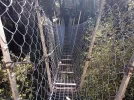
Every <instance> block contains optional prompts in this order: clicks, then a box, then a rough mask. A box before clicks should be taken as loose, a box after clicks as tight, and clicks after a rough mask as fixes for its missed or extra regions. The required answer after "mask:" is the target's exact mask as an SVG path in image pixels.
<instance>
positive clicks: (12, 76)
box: [0, 18, 20, 100]
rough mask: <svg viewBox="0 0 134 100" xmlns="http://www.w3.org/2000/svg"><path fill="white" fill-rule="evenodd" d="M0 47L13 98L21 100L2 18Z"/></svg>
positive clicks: (0, 23)
mask: <svg viewBox="0 0 134 100" xmlns="http://www.w3.org/2000/svg"><path fill="white" fill-rule="evenodd" d="M0 45H1V49H2V53H3V59H4V63H5V67H6V68H7V73H8V76H9V81H10V86H11V89H12V94H13V98H14V100H19V99H20V97H19V92H18V89H17V84H16V78H15V73H14V72H12V70H10V67H12V68H13V67H14V66H13V64H10V63H11V62H12V61H11V58H10V53H9V49H8V44H7V41H6V36H5V33H4V29H3V25H2V21H1V18H0ZM11 65H12V66H11Z"/></svg>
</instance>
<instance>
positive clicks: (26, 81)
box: [0, 0, 64, 100]
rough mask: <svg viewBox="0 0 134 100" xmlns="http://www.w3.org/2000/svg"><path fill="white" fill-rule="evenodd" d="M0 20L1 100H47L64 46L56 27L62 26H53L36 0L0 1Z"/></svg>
mask: <svg viewBox="0 0 134 100" xmlns="http://www.w3.org/2000/svg"><path fill="white" fill-rule="evenodd" d="M39 15H40V16H39ZM0 18H1V23H0V24H1V25H0V37H1V43H0V44H1V51H2V52H1V67H0V73H1V75H0V77H1V80H2V81H1V83H0V84H1V87H0V99H12V98H14V99H16V100H17V99H19V98H20V99H29V100H31V99H32V100H33V99H34V100H35V99H36V100H37V99H38V100H39V99H40V100H46V99H47V98H48V96H49V95H50V88H51V87H50V86H51V85H52V83H51V82H49V81H52V82H53V81H54V76H55V74H56V71H55V70H56V67H57V62H58V61H59V59H60V53H61V48H60V45H63V43H62V42H63V40H62V38H61V37H59V34H61V33H60V31H59V29H58V28H57V27H61V26H63V24H64V23H63V24H62V25H61V24H59V25H56V24H54V23H52V22H51V21H50V20H49V19H48V18H47V17H46V15H45V13H44V12H43V10H42V9H41V7H40V6H38V5H37V4H36V1H35V0H29V1H26V0H1V1H0ZM42 31H43V36H44V37H42V36H41V34H40V33H41V32H42ZM63 31H64V29H63ZM62 35H64V34H62ZM42 39H44V40H45V41H44V42H45V43H42ZM59 40H62V41H59ZM43 46H45V48H46V50H47V51H45V49H44V48H43ZM61 47H62V46H61ZM44 52H45V54H44ZM46 62H47V63H46ZM46 64H47V65H46ZM47 66H48V67H49V68H46V67H47ZM48 71H50V73H49V74H50V77H49V75H48ZM7 72H8V73H7ZM8 78H9V79H8ZM49 78H50V80H49ZM50 83H51V85H50ZM10 86H11V89H12V91H11V89H10ZM18 91H19V92H18ZM17 92H18V93H17Z"/></svg>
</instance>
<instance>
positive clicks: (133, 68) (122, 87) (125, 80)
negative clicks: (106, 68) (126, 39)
mask: <svg viewBox="0 0 134 100" xmlns="http://www.w3.org/2000/svg"><path fill="white" fill-rule="evenodd" d="M128 68H129V69H127V71H126V72H125V73H124V76H123V79H122V82H121V85H120V88H119V90H118V92H117V95H116V97H115V100H122V99H123V97H124V94H125V91H126V88H127V86H128V83H129V80H130V78H131V76H132V74H133V73H132V71H134V53H133V55H132V57H131V59H130V61H129V64H128Z"/></svg>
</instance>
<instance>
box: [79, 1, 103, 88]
mask: <svg viewBox="0 0 134 100" xmlns="http://www.w3.org/2000/svg"><path fill="white" fill-rule="evenodd" d="M104 3H105V0H101V6H100V11H99V14H98V18H97V22H96V26H95V29H94V32H93V33H92V40H91V44H90V46H89V47H90V48H89V51H88V56H87V57H88V59H91V56H92V50H93V46H94V43H95V39H96V34H97V30H98V27H99V24H100V19H101V15H102V10H103V7H104ZM88 67H89V61H86V62H85V65H84V69H83V74H82V77H81V82H80V89H82V87H83V84H84V80H85V77H86V73H87V68H88Z"/></svg>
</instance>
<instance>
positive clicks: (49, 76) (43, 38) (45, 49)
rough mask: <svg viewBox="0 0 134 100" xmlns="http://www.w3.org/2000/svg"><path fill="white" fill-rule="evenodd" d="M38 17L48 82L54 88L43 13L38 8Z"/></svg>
mask: <svg viewBox="0 0 134 100" xmlns="http://www.w3.org/2000/svg"><path fill="white" fill-rule="evenodd" d="M38 6H39V4H38V0H36V7H37V8H38ZM36 12H37V19H38V27H39V31H40V37H41V42H42V47H43V55H44V60H45V65H46V70H47V76H48V82H49V83H48V84H49V88H50V90H52V81H51V73H50V68H49V63H48V61H47V59H46V57H47V48H46V43H45V37H44V32H43V22H42V21H41V15H40V12H39V10H38V9H37V11H36Z"/></svg>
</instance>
